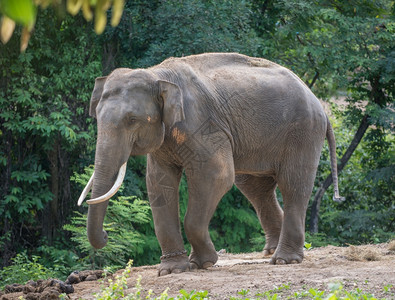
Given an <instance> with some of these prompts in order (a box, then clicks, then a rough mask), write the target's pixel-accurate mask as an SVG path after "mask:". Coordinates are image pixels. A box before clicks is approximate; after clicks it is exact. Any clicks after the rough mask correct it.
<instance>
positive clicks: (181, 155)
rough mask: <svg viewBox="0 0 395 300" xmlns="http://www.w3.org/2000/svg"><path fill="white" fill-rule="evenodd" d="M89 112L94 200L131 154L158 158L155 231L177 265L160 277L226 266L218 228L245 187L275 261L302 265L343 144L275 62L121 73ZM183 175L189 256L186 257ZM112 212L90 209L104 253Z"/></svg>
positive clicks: (208, 59)
mask: <svg viewBox="0 0 395 300" xmlns="http://www.w3.org/2000/svg"><path fill="white" fill-rule="evenodd" d="M90 114H91V115H92V116H94V117H95V118H97V126H98V138H97V147H96V158H95V176H94V183H93V191H92V198H95V197H98V196H101V195H102V194H104V193H106V192H107V191H108V190H109V189H110V188H111V186H112V185H113V183H114V180H115V178H116V176H117V173H118V170H119V168H120V166H121V165H122V164H123V163H124V162H125V161H127V159H128V158H129V156H131V155H141V154H148V158H147V189H148V194H149V200H150V205H151V207H152V213H153V217H154V223H155V232H156V235H157V238H158V240H159V243H160V246H161V248H162V253H163V254H164V255H167V254H170V256H171V255H174V256H172V257H169V256H166V257H164V258H163V259H162V262H161V264H160V267H159V275H166V274H169V273H178V272H183V271H187V270H192V269H196V268H207V267H210V266H212V265H213V264H214V263H215V262H216V261H217V253H216V251H215V248H214V245H213V243H212V241H211V239H210V236H209V233H208V226H209V221H210V219H211V217H212V215H213V213H214V210H215V209H216V207H217V204H218V202H219V201H220V199H221V198H222V196H223V195H224V194H225V193H226V192H227V191H228V190H229V189H230V188H231V187H232V185H233V184H234V183H235V184H236V185H237V187H238V188H239V189H240V190H241V191H242V192H243V194H244V195H245V196H246V197H247V198H248V200H249V201H250V202H251V203H252V205H253V206H254V208H255V210H256V212H257V215H258V217H259V220H260V222H261V224H262V227H263V229H264V231H265V235H266V245H265V248H264V254H265V255H271V254H272V255H273V256H272V259H271V263H273V264H280V263H281V264H284V263H287V264H288V263H299V262H301V261H302V259H303V243H304V229H305V214H306V208H307V204H308V201H309V197H310V194H311V192H312V188H313V183H314V178H315V174H316V170H317V166H318V163H319V158H320V153H321V149H322V147H323V143H324V140H325V137H326V136H327V137H328V141H329V142H330V143H329V144H330V149H331V154H332V155H333V153H334V147H335V146H334V138H333V132H332V129H331V126H330V123H329V121H328V118H327V116H326V114H325V112H324V110H323V108H322V106H321V104H320V102H319V101H318V100H317V98H316V97H315V96H314V95H313V94H312V92H311V91H310V90H309V88H308V87H307V86H306V85H305V84H304V83H303V82H302V81H301V80H300V79H299V78H298V77H297V76H296V75H295V74H293V73H292V72H291V71H289V70H288V69H286V68H284V67H281V66H279V65H277V64H274V63H272V62H269V61H267V60H264V59H259V58H250V57H247V56H243V55H239V54H221V53H211V54H202V55H196V56H189V57H184V58H171V59H168V60H166V61H164V62H163V63H161V64H160V65H157V66H154V67H152V68H149V69H135V70H131V69H116V70H115V71H113V72H112V73H111V74H110V75H109V76H108V77H102V78H98V79H97V80H96V83H95V88H94V91H93V94H92V99H91V107H90ZM333 161H334V162H335V158H333V156H332V162H333ZM183 170H185V174H186V177H187V181H188V193H189V201H188V210H187V213H186V216H185V222H184V225H185V226H184V228H185V233H186V236H187V237H188V240H189V242H190V243H191V245H192V251H191V253H190V255H189V257H188V256H187V255H186V254H180V252H182V251H183V250H184V245H183V240H182V236H181V230H180V219H179V199H178V188H179V183H180V178H181V174H182V171H183ZM335 173H336V172H335ZM335 179H336V182H337V178H335ZM277 186H278V187H279V189H280V191H281V193H282V196H283V199H284V211H283V210H282V209H281V207H280V206H279V204H278V202H277V199H276V194H275V189H276V187H277ZM107 204H108V201H106V202H104V203H100V204H92V205H90V207H89V212H88V238H89V241H90V243H91V244H92V246H94V247H95V248H102V247H104V246H105V244H106V242H107V234H106V233H105V232H104V231H103V218H104V215H105V212H106V208H107ZM131 217H133V216H131Z"/></svg>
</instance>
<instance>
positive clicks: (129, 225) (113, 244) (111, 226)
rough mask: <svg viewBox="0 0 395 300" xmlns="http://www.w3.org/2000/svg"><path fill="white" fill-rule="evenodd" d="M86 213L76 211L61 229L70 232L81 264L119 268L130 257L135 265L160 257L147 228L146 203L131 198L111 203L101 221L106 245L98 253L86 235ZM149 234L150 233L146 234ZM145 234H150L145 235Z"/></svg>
mask: <svg viewBox="0 0 395 300" xmlns="http://www.w3.org/2000/svg"><path fill="white" fill-rule="evenodd" d="M86 219H87V216H86V214H81V213H79V212H76V213H75V216H74V217H73V218H72V219H71V224H66V225H65V226H64V227H63V228H64V229H65V230H67V231H70V232H71V233H72V238H71V240H72V241H73V242H74V243H75V244H76V249H77V250H78V255H79V256H80V257H82V259H81V263H82V264H84V265H85V267H88V266H89V265H90V267H91V268H103V267H110V266H111V267H112V268H120V267H122V266H123V265H125V264H126V262H127V261H128V259H129V258H131V257H133V259H134V260H136V261H138V264H153V263H156V262H157V259H158V258H159V256H160V249H159V245H158V243H157V241H156V238H155V236H154V235H153V229H152V227H151V226H150V219H151V215H150V207H149V205H148V202H147V201H144V200H140V199H138V198H136V197H134V196H131V197H122V196H120V197H118V198H117V200H114V201H111V200H110V204H109V206H108V209H107V214H106V218H105V220H104V230H106V231H107V232H108V244H107V245H106V247H104V248H103V249H100V250H96V249H94V248H93V247H92V246H91V245H90V244H89V241H88V239H87V235H86ZM147 231H151V232H147ZM145 233H151V235H149V234H145Z"/></svg>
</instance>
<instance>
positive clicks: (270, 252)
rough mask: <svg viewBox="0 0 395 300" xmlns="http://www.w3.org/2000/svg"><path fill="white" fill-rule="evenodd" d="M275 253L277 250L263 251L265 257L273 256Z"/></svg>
mask: <svg viewBox="0 0 395 300" xmlns="http://www.w3.org/2000/svg"><path fill="white" fill-rule="evenodd" d="M274 251H276V249H265V250H263V256H270V255H273V253H274Z"/></svg>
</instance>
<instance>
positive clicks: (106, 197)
mask: <svg viewBox="0 0 395 300" xmlns="http://www.w3.org/2000/svg"><path fill="white" fill-rule="evenodd" d="M126 164H127V162H125V163H124V164H123V165H122V166H121V167H120V168H119V171H118V176H117V179H116V180H115V183H114V185H113V186H112V187H111V189H110V190H109V191H108V192H107V193H105V194H104V195H102V196H100V197H97V198H95V199H90V200H87V201H86V202H87V203H88V204H98V203H101V202H104V201H107V200H109V199H110V198H111V197H112V196H114V195H115V193H116V192H118V190H119V188H120V187H121V185H122V182H123V179H124V178H125V174H126ZM94 176H95V172H93V174H92V176H91V178H90V179H89V181H88V183H87V185H86V186H85V188H84V190H83V191H82V193H81V196H80V197H79V199H78V203H77V204H78V206H81V204H82V202H84V199H85V198H86V195H88V193H89V192H90V190H91V189H92V186H93V178H94Z"/></svg>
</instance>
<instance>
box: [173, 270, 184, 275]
mask: <svg viewBox="0 0 395 300" xmlns="http://www.w3.org/2000/svg"><path fill="white" fill-rule="evenodd" d="M182 272H183V271H182V270H181V269H174V270H173V271H171V273H172V274H180V273H182Z"/></svg>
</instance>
